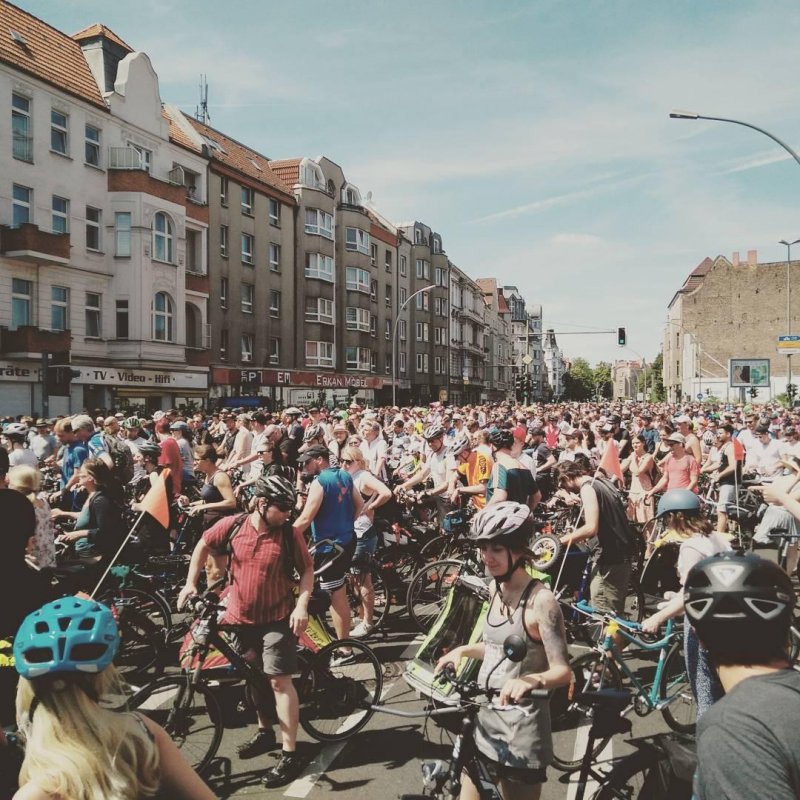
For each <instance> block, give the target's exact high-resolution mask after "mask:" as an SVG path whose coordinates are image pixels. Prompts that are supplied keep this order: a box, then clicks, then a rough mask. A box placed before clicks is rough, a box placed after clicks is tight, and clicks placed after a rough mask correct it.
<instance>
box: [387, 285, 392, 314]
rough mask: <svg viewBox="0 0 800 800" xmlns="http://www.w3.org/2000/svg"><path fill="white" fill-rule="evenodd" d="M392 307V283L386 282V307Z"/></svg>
mask: <svg viewBox="0 0 800 800" xmlns="http://www.w3.org/2000/svg"><path fill="white" fill-rule="evenodd" d="M391 307H392V285H391V284H390V283H387V284H386V308H391Z"/></svg>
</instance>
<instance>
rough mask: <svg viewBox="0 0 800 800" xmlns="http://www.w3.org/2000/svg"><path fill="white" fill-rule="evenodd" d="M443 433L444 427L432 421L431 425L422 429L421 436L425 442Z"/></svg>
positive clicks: (437, 437)
mask: <svg viewBox="0 0 800 800" xmlns="http://www.w3.org/2000/svg"><path fill="white" fill-rule="evenodd" d="M444 434H445V430H444V428H443V427H442V426H441V425H440V424H439V423H438V422H434V423H433V425H428V427H427V428H425V430H424V431H422V438H423V439H424V440H425V441H426V442H432V441H433V440H434V439H439V438H440V437H442V436H444Z"/></svg>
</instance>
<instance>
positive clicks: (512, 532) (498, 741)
mask: <svg viewBox="0 0 800 800" xmlns="http://www.w3.org/2000/svg"><path fill="white" fill-rule="evenodd" d="M533 533H534V528H533V516H532V513H531V510H530V508H529V507H528V506H527V505H523V504H521V503H515V502H512V501H504V502H502V503H496V504H494V505H490V506H487V507H486V508H484V509H483V510H482V511H480V512H479V513H478V514H476V515H475V518H474V520H473V523H472V528H471V531H470V538H471V539H472V540H473V541H475V542H476V544H477V545H478V547H479V548H480V551H481V558H482V560H483V562H484V564H485V565H486V569H487V570H488V572H489V573H490V574H491V576H492V578H493V582H492V585H491V592H492V594H491V600H490V602H489V609H488V611H487V615H486V622H485V626H484V631H483V641H481V642H480V643H478V644H473V645H461V646H460V647H456V648H455V649H454V650H452V651H451V652H449V653H448V654H447V655H445V656H442V658H440V659H439V661H438V663H437V665H436V671H437V672H439V671H441V670H442V669H444V668H445V667H446V666H447V665H448V664H452V665H455V666H457V665H458V662H459V661H460V660H461V659H462V658H475V659H480V660H482V661H483V664H482V666H481V670H480V674H479V676H478V682H479V683H480V684H481V685H485V684H486V683H487V681H488V685H489V687H490V688H496V689H498V690H499V691H500V695H499V705H500V706H507V705H519V706H520V710H519V711H516V710H514V709H511V710H503V711H499V710H496V709H494V708H492V706H485V707H483V708H481V710H480V712H479V713H478V718H477V725H476V728H475V744H476V746H477V748H478V750H479V752H480V753H481V755H482V757H483V758H484V760H485V763H486V765H487V766H488V767H489V769H490V771H491V772H492V774H493V775H494V776H495V777H496V779H497V780H499V782H500V787H501V791H502V794H503V797H504V798H505V800H537V798H538V797H539V796H540V793H541V788H542V784H543V783H544V782H545V781H546V780H547V766H548V765H549V764H550V762H551V760H552V756H553V747H552V736H551V728H550V708H549V703H548V701H547V700H546V699H545V700H538V699H537V700H531V699H529V698H526V694H527V693H528V692H530V691H531V690H532V689H554V688H556V687H558V686H565V685H567V684H568V683H569V681H570V676H571V673H570V669H569V656H568V654H567V640H566V634H565V631H564V619H563V617H562V616H561V609H560V607H559V605H558V601H557V600H556V599H555V597H554V596H553V593H552V592H551V591H550V590H549V589H548V588H547V586H545V584H543V583H542V582H541V581H539V580H537V579H536V578H532V577H531V576H530V575H529V574H528V572H527V570H526V569H525V565H526V562H527V561H528V559H529V558H530V557H531V556H532V554H531V553H530V550H529V549H528V546H529V544H530V541H531V538H532V536H533ZM512 634H517V635H518V636H520V637H522V639H523V640H524V641H526V643H527V645H528V650H527V653H526V655H525V658H524V659H523V660H522V661H521V662H519V663H515V662H511V661H506V660H504V659H503V642H504V641H505V639H506V637H508V636H509V635H512ZM501 662H502V663H501ZM461 798H462V800H477V798H478V790H477V789H476V787H475V786H474V785H473V783H472V781H471V780H470V779H469V777H468V776H467V775H466V774H464V775H463V776H462V788H461Z"/></svg>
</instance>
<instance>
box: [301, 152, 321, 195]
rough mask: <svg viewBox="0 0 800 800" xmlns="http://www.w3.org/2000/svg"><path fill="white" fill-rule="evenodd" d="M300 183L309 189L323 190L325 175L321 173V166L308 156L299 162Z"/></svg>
mask: <svg viewBox="0 0 800 800" xmlns="http://www.w3.org/2000/svg"><path fill="white" fill-rule="evenodd" d="M300 183H302V184H303V186H307V187H308V188H310V189H321V190H322V191H323V192H324V191H325V176H324V175H323V174H322V168H321V167H320V165H319V164H316V163H315V162H313V161H312V160H311V159H310V158H304V159H303V160H302V161H301V162H300Z"/></svg>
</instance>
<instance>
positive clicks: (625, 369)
mask: <svg viewBox="0 0 800 800" xmlns="http://www.w3.org/2000/svg"><path fill="white" fill-rule="evenodd" d="M642 372H643V369H642V363H641V362H640V361H627V360H622V361H615V362H614V363H613V364H612V365H611V385H612V392H613V395H612V396H613V398H614V400H636V399H637V396H638V394H639V378H640V377H641V375H642Z"/></svg>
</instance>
